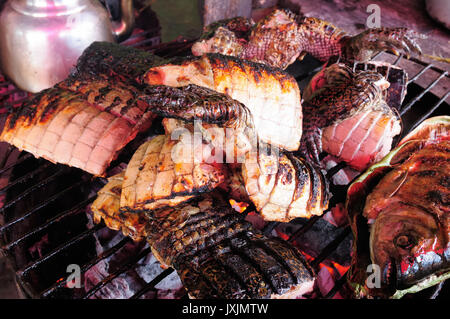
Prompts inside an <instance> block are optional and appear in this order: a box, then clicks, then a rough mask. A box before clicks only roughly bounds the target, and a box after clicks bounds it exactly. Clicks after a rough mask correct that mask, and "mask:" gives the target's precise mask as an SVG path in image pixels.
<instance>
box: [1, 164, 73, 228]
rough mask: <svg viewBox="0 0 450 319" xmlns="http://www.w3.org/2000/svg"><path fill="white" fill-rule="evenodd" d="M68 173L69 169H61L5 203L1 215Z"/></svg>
mask: <svg viewBox="0 0 450 319" xmlns="http://www.w3.org/2000/svg"><path fill="white" fill-rule="evenodd" d="M65 172H67V169H64V168H63V169H60V170H58V171H56V172H55V173H54V174H52V175H51V176H49V177H47V178H46V179H44V180H43V181H42V182H40V183H37V184H35V185H34V186H32V187H31V188H29V189H27V190H26V191H24V192H23V193H21V194H20V195H18V196H17V197H16V198H15V199H13V200H12V201H9V202H8V203H5V205H4V206H3V207H2V208H0V214H2V213H3V212H4V211H5V210H6V209H7V208H9V207H11V206H13V205H15V204H16V203H17V202H19V201H21V200H22V199H24V198H25V197H27V196H28V195H30V194H32V193H33V192H34V191H36V190H37V189H39V188H41V187H43V186H45V185H47V184H49V183H50V182H51V181H53V180H54V179H55V178H57V177H58V176H60V175H62V174H63V173H65ZM4 228H5V226H3V227H1V228H0V232H1V231H2V229H4Z"/></svg>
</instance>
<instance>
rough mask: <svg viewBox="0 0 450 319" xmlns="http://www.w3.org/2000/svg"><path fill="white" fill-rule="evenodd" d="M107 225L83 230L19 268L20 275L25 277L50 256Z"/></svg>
mask: <svg viewBox="0 0 450 319" xmlns="http://www.w3.org/2000/svg"><path fill="white" fill-rule="evenodd" d="M103 227H105V225H102V224H98V225H95V226H94V227H93V228H91V229H87V230H85V231H84V232H82V233H81V234H79V235H77V236H75V237H73V238H71V239H70V240H68V241H66V242H65V243H64V244H62V245H60V246H59V247H57V248H56V249H55V250H53V251H51V252H49V253H48V254H46V255H45V256H42V257H41V258H39V259H38V260H36V261H34V262H32V263H30V264H28V265H27V266H26V267H25V268H23V269H21V270H19V271H18V272H17V273H18V275H19V276H21V277H23V276H25V275H26V274H27V273H28V272H29V271H30V270H32V269H35V268H36V267H38V266H39V265H40V264H42V263H43V262H45V261H47V260H49V259H50V258H52V257H53V256H56V255H57V254H58V253H60V252H62V251H64V250H65V249H67V248H69V247H70V246H72V245H74V244H76V243H78V242H80V241H82V240H83V239H85V238H86V237H88V236H90V235H92V234H94V233H95V232H96V231H98V230H100V229H101V228H103Z"/></svg>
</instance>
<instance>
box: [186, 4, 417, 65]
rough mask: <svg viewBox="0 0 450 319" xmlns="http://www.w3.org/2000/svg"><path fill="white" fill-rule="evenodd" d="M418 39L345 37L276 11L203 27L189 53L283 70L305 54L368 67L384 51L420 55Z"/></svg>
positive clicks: (392, 31) (373, 34)
mask: <svg viewBox="0 0 450 319" xmlns="http://www.w3.org/2000/svg"><path fill="white" fill-rule="evenodd" d="M418 38H423V36H422V35H419V34H417V33H416V32H414V31H411V30H407V29H406V28H376V29H368V30H366V31H364V32H361V33H360V34H358V35H356V36H350V35H347V34H346V32H344V31H343V30H340V29H339V28H337V27H335V26H334V25H332V24H331V23H329V22H326V21H323V20H320V19H318V18H310V17H304V16H298V15H296V14H294V13H292V12H291V11H289V10H287V9H277V10H274V11H273V12H272V13H271V14H269V15H268V16H267V17H265V18H264V19H262V20H261V21H259V22H258V23H256V24H253V23H252V22H251V21H249V20H246V19H244V18H242V17H237V18H234V19H227V20H222V21H218V22H215V23H214V24H212V25H210V26H207V27H206V28H205V32H204V34H203V35H202V37H201V38H200V40H199V41H198V42H197V43H195V44H194V45H193V46H192V53H193V54H194V55H203V54H205V53H221V54H226V55H232V56H236V57H239V58H241V59H246V60H250V61H255V62H260V63H265V64H267V65H270V66H274V67H278V68H281V69H285V68H287V67H288V66H289V65H290V64H291V63H293V62H295V60H296V59H297V58H299V57H300V59H301V58H302V57H303V56H304V55H305V53H309V54H311V55H313V56H314V57H315V58H317V59H318V60H320V61H327V60H328V59H329V58H330V57H332V56H340V57H341V58H342V60H347V61H354V60H358V61H367V60H369V59H370V57H371V56H372V55H373V54H374V53H375V52H376V51H383V50H384V51H390V52H393V53H395V54H397V55H398V54H399V51H404V52H405V53H406V54H407V55H409V54H410V53H411V52H415V53H419V54H420V53H421V50H420V47H419V45H418V44H417V42H416V41H417V39H418Z"/></svg>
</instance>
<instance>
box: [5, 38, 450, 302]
mask: <svg viewBox="0 0 450 319" xmlns="http://www.w3.org/2000/svg"><path fill="white" fill-rule="evenodd" d="M191 44H192V42H191V41H181V42H180V41H175V42H172V43H167V44H163V45H158V46H147V45H148V43H147V42H143V43H138V44H136V43H135V44H133V46H135V47H140V48H144V49H146V50H149V51H152V52H155V53H156V54H158V55H161V56H175V55H180V54H183V53H186V52H188V50H189V47H190V45H191ZM379 55H380V54H378V55H376V56H375V57H374V59H376V58H378V57H379ZM400 60H401V57H399V58H397V59H396V60H395V62H394V64H398V63H399V61H400ZM412 61H413V62H415V63H417V64H419V65H420V66H421V67H422V69H421V70H420V71H419V72H418V73H417V74H416V75H414V76H413V77H411V79H410V80H409V83H408V94H407V96H406V98H405V102H404V103H403V106H402V108H401V109H400V114H401V116H402V119H403V121H404V131H403V135H405V134H407V133H408V132H409V131H411V130H412V129H413V128H414V127H416V126H417V125H418V124H419V123H421V122H422V121H423V120H424V119H425V118H428V117H430V116H432V115H437V114H442V113H448V111H449V106H448V103H447V102H446V99H447V98H448V95H449V92H448V91H447V92H446V93H445V94H444V95H442V96H440V97H439V96H435V95H433V94H431V93H430V90H431V89H432V88H433V87H434V86H436V85H438V83H441V82H442V80H443V79H445V80H446V81H448V79H449V76H448V73H447V72H445V71H442V70H440V69H438V68H436V67H434V66H433V65H430V64H425V63H423V62H421V61H419V60H417V59H412ZM305 66H306V67H305ZM318 67H319V64H318V63H317V61H312V60H309V59H308V58H307V59H306V60H304V62H302V67H301V68H300V69H301V72H300V73H298V74H295V76H296V79H297V80H298V81H299V83H301V82H302V81H305V80H307V79H308V78H309V77H310V76H311V75H313V74H314V73H315V72H316V71H317V70H318V69H317V68H318ZM431 71H434V72H437V73H438V77H437V78H436V79H435V80H434V81H433V82H432V83H431V84H430V85H428V86H427V87H425V88H422V87H419V86H417V85H415V82H416V81H417V80H418V79H419V78H421V77H422V76H424V74H426V73H427V72H431ZM294 73H295V72H294ZM1 89H3V91H0V92H1V93H0V100H2V101H8V103H10V104H20V102H22V101H23V100H24V99H25V98H26V97H27V94H24V93H23V92H21V91H20V90H18V89H16V88H14V87H13V86H12V85H11V84H10V83H8V82H6V81H4V82H3V83H1V84H0V90H1ZM12 94H19V97H16V99H12V98H10V97H11V95H12ZM430 101H431V102H430ZM5 104H6V103H5ZM418 110H421V111H420V112H419V111H418ZM0 114H1V111H0ZM0 125H1V121H0ZM138 141H139V138H138V139H137V141H136V143H134V142H132V143H130V144H131V145H128V146H127V147H126V148H125V150H124V151H123V152H122V153H121V155H120V156H119V159H117V160H116V161H115V162H114V163H113V164H112V166H111V167H113V168H114V167H115V166H116V165H119V164H120V163H121V162H122V161H124V162H127V161H128V159H129V158H130V157H131V155H132V154H133V151H134V150H135V149H136V147H137V146H138V144H137V143H138ZM0 146H1V145H0ZM4 153H5V154H4V156H3V158H1V157H0V181H1V178H2V177H3V178H8V176H10V175H11V174H12V175H14V179H13V180H10V181H9V183H8V184H7V185H6V186H5V187H3V188H2V189H0V196H3V197H4V198H5V202H4V205H3V206H2V207H1V208H0V225H1V227H0V244H1V249H2V251H3V253H4V254H5V255H7V256H8V257H9V258H10V260H11V261H12V263H13V265H14V268H15V269H16V277H17V281H18V283H19V285H20V286H21V287H22V288H23V290H24V291H25V292H26V294H27V296H28V297H32V298H52V297H56V296H65V295H64V292H65V291H66V290H67V289H66V288H65V284H66V279H67V277H68V276H67V273H66V272H65V270H63V269H62V268H61V267H56V266H53V267H52V269H56V270H57V271H55V272H54V273H51V274H49V273H45V274H44V273H42V272H43V270H42V269H48V268H45V266H47V267H48V265H49V264H50V265H54V264H57V263H58V260H59V258H61V256H67V255H70V254H74V252H76V251H77V249H78V250H79V249H84V247H85V246H83V244H84V245H86V244H85V242H86V241H87V240H88V239H89V238H91V237H92V236H93V235H94V234H96V233H97V232H99V231H101V230H102V229H104V228H105V225H104V223H101V224H98V225H95V226H94V227H92V228H89V229H81V230H77V231H75V230H74V231H69V233H68V234H65V235H64V236H62V237H61V238H58V240H55V243H56V244H55V246H54V247H51V248H50V249H48V250H47V251H45V252H43V253H42V254H40V255H39V256H38V257H37V258H30V260H31V261H27V260H19V259H18V257H17V256H18V252H20V251H23V250H24V249H25V248H27V247H28V246H29V245H30V243H32V242H33V240H34V241H36V239H38V238H41V237H43V236H44V235H45V234H48V233H49V232H50V230H51V229H54V228H56V229H58V228H59V229H60V228H62V227H65V226H66V225H67V224H68V222H69V223H70V222H71V221H73V220H75V219H80V218H82V216H83V212H85V210H86V207H88V206H89V204H90V203H92V201H93V200H94V199H95V197H96V195H95V193H92V189H99V188H100V187H101V186H103V185H104V184H105V183H106V179H103V178H95V179H94V178H93V177H92V176H91V175H89V174H87V173H84V172H81V171H80V170H77V169H74V168H69V167H66V166H63V165H53V164H50V163H48V162H46V161H45V160H40V159H35V158H34V157H33V156H32V155H31V154H28V153H25V152H22V153H20V152H19V151H18V150H17V149H15V148H14V147H12V146H8V147H4ZM11 159H12V160H11ZM344 167H345V164H338V165H337V166H335V167H334V168H332V169H330V170H329V171H328V174H327V176H328V177H329V178H331V177H332V176H334V175H335V174H336V173H337V172H338V171H339V170H341V169H343V168H344ZM16 175H17V176H16ZM61 181H65V183H61ZM55 185H56V186H55ZM347 186H348V185H345V186H338V185H331V191H332V193H333V194H334V196H333V197H332V199H331V205H330V207H331V206H333V204H334V203H338V202H343V201H344V199H345V192H346V189H347ZM48 189H51V190H52V191H48ZM53 190H54V191H53ZM36 194H40V195H41V194H44V196H43V198H42V200H38V201H36V200H35V199H31V197H33V196H34V197H36V196H35V195H36ZM68 194H70V196H71V197H75V200H73V201H72V202H66V198H67V195H68ZM38 197H39V196H38ZM61 200H62V204H61ZM0 203H1V198H0ZM24 203H27V205H25V206H23V204H24ZM55 203H56V204H57V205H56V204H55ZM52 205H56V207H58V208H59V209H58V210H57V211H56V212H54V211H53V212H52V213H51V214H49V213H47V214H44V213H43V212H45V211H48V210H50V211H51V210H52V207H53V206H52ZM23 207H26V208H25V209H24V208H23ZM17 212H20V213H19V214H17ZM42 215H46V216H42ZM321 218H322V217H318V216H314V217H312V218H311V219H309V220H307V221H305V222H304V223H303V224H302V226H301V227H300V228H298V229H297V230H296V231H295V232H293V233H292V234H291V235H290V237H289V238H288V239H287V240H288V241H289V242H294V241H295V240H296V239H297V238H299V237H301V236H303V235H304V234H306V233H307V232H308V231H310V229H311V228H312V227H313V226H314V224H315V223H317V222H318V221H319V220H320V219H321ZM294 222H295V221H294ZM277 226H279V223H278V222H270V223H267V224H266V226H265V228H264V229H263V232H264V233H265V234H267V235H268V234H271V233H272V231H273V230H274V229H275V228H276V227H277ZM350 233H351V231H350V227H349V226H346V227H343V228H337V229H336V231H335V234H332V236H330V238H333V239H332V240H331V241H330V242H329V243H328V244H327V245H326V246H325V247H324V248H323V249H322V251H321V253H320V254H319V255H318V256H316V258H314V260H313V261H312V266H313V267H315V268H316V269H317V267H319V265H320V263H321V262H322V261H323V260H324V259H326V258H327V257H328V256H329V255H330V254H331V253H332V252H333V251H335V250H336V248H337V247H338V246H339V245H340V244H341V243H342V242H343V241H344V240H345V239H347V238H348V236H350ZM130 243H131V239H129V238H123V239H122V240H121V241H119V242H117V243H116V244H115V245H113V246H112V247H110V248H109V249H107V250H105V251H103V252H102V253H101V254H99V255H96V254H89V253H85V254H82V255H83V257H80V254H79V253H78V254H76V253H75V255H77V256H78V257H77V258H78V259H79V260H77V262H78V263H79V264H80V265H81V271H82V273H85V272H86V271H88V270H89V269H90V268H91V267H93V266H94V265H96V264H98V263H99V262H101V261H103V260H106V259H107V258H109V257H111V256H113V255H114V254H116V253H117V252H118V251H120V250H121V249H123V248H124V247H125V246H126V245H127V244H130ZM149 254H151V250H150V248H148V247H144V248H143V249H141V250H140V251H137V252H135V253H130V254H129V256H128V258H127V260H125V261H124V262H123V263H122V264H121V265H119V267H118V268H117V269H116V270H115V271H113V272H112V273H110V274H109V276H107V277H106V278H104V279H103V280H102V281H100V282H99V283H98V284H96V285H95V286H94V287H92V288H91V289H90V290H89V291H82V292H78V293H77V294H74V295H70V297H71V298H73V297H75V298H90V297H92V296H94V295H95V294H96V293H97V292H98V291H99V290H101V289H102V288H103V287H105V286H106V285H108V283H110V282H112V281H113V280H114V279H116V278H117V277H119V276H121V275H122V274H124V273H126V272H127V271H129V270H130V269H132V268H133V267H135V265H136V263H137V262H139V261H140V260H142V259H143V258H145V257H146V256H147V255H149ZM349 254H350V252H349ZM74 258H75V257H74ZM173 271H174V270H173V269H171V268H169V269H166V270H164V271H162V272H161V273H160V274H159V275H157V276H156V277H154V278H153V279H152V280H151V281H149V282H147V283H145V284H143V285H142V287H141V288H140V289H139V290H138V291H137V292H136V293H135V294H134V296H132V297H131V298H133V299H135V298H141V297H143V296H145V295H146V293H148V292H149V291H152V290H154V289H155V286H156V285H157V284H158V283H160V282H161V281H162V280H164V279H165V278H166V277H167V276H169V275H170V274H171V273H172V272H173ZM47 272H48V271H47ZM36 277H37V279H36ZM39 277H46V280H44V281H45V283H46V284H36V282H41V281H42V280H40V278H39ZM345 283H346V280H345V275H344V276H342V277H341V278H340V279H338V280H337V281H336V282H335V286H334V287H333V288H332V289H331V290H330V291H329V292H328V293H327V294H326V295H325V296H322V298H332V297H333V296H334V295H335V294H336V293H337V292H339V291H340V290H341V289H342V288H343V287H344V285H345ZM441 288H442V285H440V286H438V287H437V288H436V290H435V293H433V296H432V297H435V295H437V293H438V292H439V290H440V289H441ZM66 293H67V292H66ZM185 297H187V296H185Z"/></svg>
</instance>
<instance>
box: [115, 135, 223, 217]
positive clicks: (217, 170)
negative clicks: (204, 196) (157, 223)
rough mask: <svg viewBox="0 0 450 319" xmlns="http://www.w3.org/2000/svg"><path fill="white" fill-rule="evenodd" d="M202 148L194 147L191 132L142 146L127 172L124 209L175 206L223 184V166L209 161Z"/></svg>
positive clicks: (129, 164)
mask: <svg viewBox="0 0 450 319" xmlns="http://www.w3.org/2000/svg"><path fill="white" fill-rule="evenodd" d="M202 147H203V146H202V145H195V143H194V140H193V138H192V135H191V134H190V132H189V131H187V132H185V134H183V135H182V136H180V138H179V139H178V140H172V139H171V138H170V137H169V136H165V135H159V136H156V137H155V138H153V139H151V140H150V141H148V142H146V143H144V144H142V145H141V146H140V147H139V148H138V149H137V151H136V152H135V153H134V155H133V157H132V158H131V160H130V162H129V163H128V166H127V169H126V172H125V176H124V183H123V185H122V195H121V201H120V206H121V210H122V211H123V212H136V211H141V210H151V209H155V208H157V207H164V206H175V205H177V204H178V203H180V202H183V201H186V200H188V199H191V198H192V197H194V196H195V195H198V194H200V193H204V192H208V191H210V190H212V189H214V188H215V187H216V186H217V185H219V184H220V183H222V182H223V180H224V172H223V170H222V166H221V165H220V164H217V163H214V162H213V161H212V160H210V159H209V157H208V156H210V154H209V155H208V154H207V152H205V153H203V150H202ZM203 154H206V157H203Z"/></svg>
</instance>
